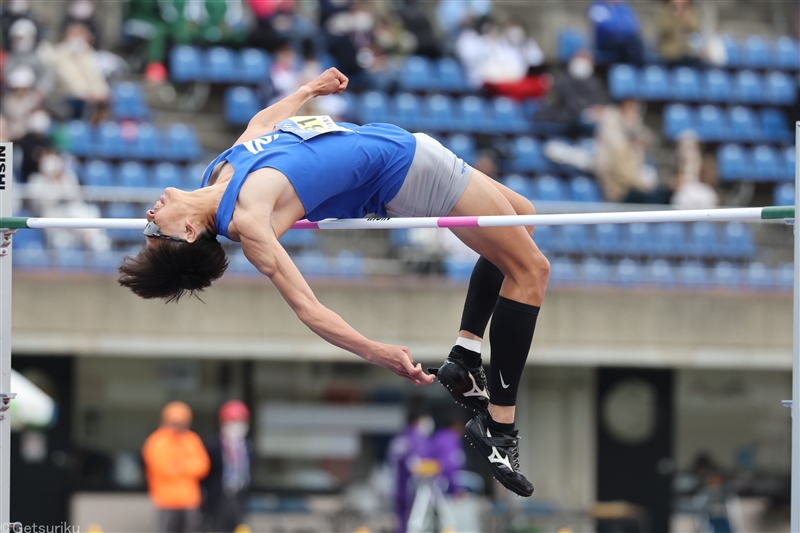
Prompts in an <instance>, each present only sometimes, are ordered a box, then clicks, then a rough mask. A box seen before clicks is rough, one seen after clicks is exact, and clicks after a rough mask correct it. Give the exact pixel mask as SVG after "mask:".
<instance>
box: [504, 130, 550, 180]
mask: <svg viewBox="0 0 800 533" xmlns="http://www.w3.org/2000/svg"><path fill="white" fill-rule="evenodd" d="M511 150H512V153H513V159H512V161H511V165H512V167H513V168H514V170H515V171H517V172H541V171H545V170H546V169H547V161H545V159H544V156H543V155H542V148H541V146H540V145H539V142H538V141H536V140H535V139H532V138H531V137H520V138H518V139H517V140H516V141H515V142H514V144H513V145H512V148H511Z"/></svg>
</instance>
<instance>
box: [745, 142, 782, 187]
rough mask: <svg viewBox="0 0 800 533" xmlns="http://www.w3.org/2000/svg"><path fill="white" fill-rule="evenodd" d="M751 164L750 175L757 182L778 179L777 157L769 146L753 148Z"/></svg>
mask: <svg viewBox="0 0 800 533" xmlns="http://www.w3.org/2000/svg"><path fill="white" fill-rule="evenodd" d="M751 164H752V170H753V171H752V175H753V177H755V178H756V179H757V180H759V181H772V180H775V179H778V178H779V177H780V168H779V165H778V157H777V155H775V150H773V149H772V148H771V147H769V146H766V145H763V144H762V145H759V146H756V147H755V148H753V152H752V156H751Z"/></svg>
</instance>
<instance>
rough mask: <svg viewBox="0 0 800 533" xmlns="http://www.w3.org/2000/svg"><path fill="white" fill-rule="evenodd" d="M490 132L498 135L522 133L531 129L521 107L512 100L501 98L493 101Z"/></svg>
mask: <svg viewBox="0 0 800 533" xmlns="http://www.w3.org/2000/svg"><path fill="white" fill-rule="evenodd" d="M488 126H489V127H488V130H489V131H493V132H496V133H521V132H523V131H525V130H527V129H529V124H528V123H527V121H526V120H525V118H524V117H523V114H522V110H521V109H520V106H519V105H518V104H517V103H516V102H515V101H514V100H512V99H511V98H506V97H499V98H495V99H494V100H493V101H492V120H491V121H490V122H489V124H488Z"/></svg>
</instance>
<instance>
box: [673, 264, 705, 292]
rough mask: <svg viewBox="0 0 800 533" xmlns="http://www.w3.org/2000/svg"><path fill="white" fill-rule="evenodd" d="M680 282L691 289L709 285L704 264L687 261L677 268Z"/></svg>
mask: <svg viewBox="0 0 800 533" xmlns="http://www.w3.org/2000/svg"><path fill="white" fill-rule="evenodd" d="M677 271H678V281H679V282H680V283H681V284H683V285H688V286H690V287H703V286H705V285H706V284H707V283H708V273H707V272H706V268H705V267H704V266H703V263H701V262H699V261H687V262H685V263H683V264H682V265H679V266H678V268H677Z"/></svg>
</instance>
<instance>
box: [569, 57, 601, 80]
mask: <svg viewBox="0 0 800 533" xmlns="http://www.w3.org/2000/svg"><path fill="white" fill-rule="evenodd" d="M567 69H568V70H569V75H570V76H572V77H573V78H575V79H578V80H588V79H589V78H591V77H592V74H594V65H593V64H592V62H591V61H589V60H588V59H586V58H585V57H577V58H575V59H573V60H571V61H570V62H569V65H568V67H567Z"/></svg>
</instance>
